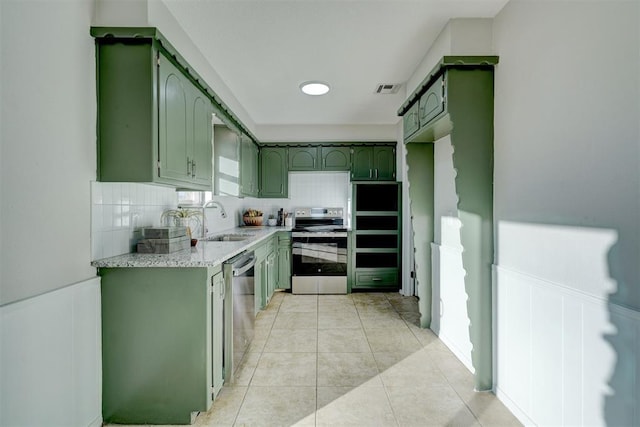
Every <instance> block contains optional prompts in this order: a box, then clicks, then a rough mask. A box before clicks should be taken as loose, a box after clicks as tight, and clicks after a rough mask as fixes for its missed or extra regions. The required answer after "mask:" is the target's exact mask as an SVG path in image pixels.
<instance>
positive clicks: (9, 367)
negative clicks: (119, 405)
mask: <svg viewBox="0 0 640 427" xmlns="http://www.w3.org/2000/svg"><path fill="white" fill-rule="evenodd" d="M100 325H101V323H100V279H99V278H98V277H96V278H92V279H89V280H86V281H84V282H81V283H78V284H74V285H71V286H68V287H66V288H63V289H60V290H57V291H53V292H49V293H46V294H43V295H40V296H36V297H33V298H29V299H26V300H24V301H20V302H16V303H13V304H8V305H5V306H3V307H0V341H1V342H2V347H1V348H0V377H1V378H2V381H1V384H0V425H3V426H44V425H47V426H65V427H66V426H78V427H86V426H91V425H100V424H101V423H102V400H101V399H102V390H101V388H102V368H101V366H102V363H101V335H100V330H101V326H100Z"/></svg>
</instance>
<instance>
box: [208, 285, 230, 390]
mask: <svg viewBox="0 0 640 427" xmlns="http://www.w3.org/2000/svg"><path fill="white" fill-rule="evenodd" d="M211 282H212V289H211V329H212V330H211V337H212V338H211V360H212V367H211V376H212V379H211V386H212V388H213V394H214V396H217V395H218V393H220V390H222V386H223V385H224V351H225V346H224V339H225V336H224V334H225V330H224V327H223V326H224V299H225V297H226V289H225V282H224V277H223V275H222V272H219V273H217V274H215V275H214V276H213V277H212V278H211Z"/></svg>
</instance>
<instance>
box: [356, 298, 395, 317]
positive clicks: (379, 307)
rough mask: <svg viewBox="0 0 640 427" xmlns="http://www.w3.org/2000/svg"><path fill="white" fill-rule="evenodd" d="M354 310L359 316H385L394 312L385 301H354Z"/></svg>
mask: <svg viewBox="0 0 640 427" xmlns="http://www.w3.org/2000/svg"><path fill="white" fill-rule="evenodd" d="M355 305H356V309H357V310H358V313H360V314H377V313H382V314H386V313H388V312H394V313H395V312H396V310H395V309H394V308H393V306H392V305H391V303H390V302H389V301H387V300H380V301H356V302H355Z"/></svg>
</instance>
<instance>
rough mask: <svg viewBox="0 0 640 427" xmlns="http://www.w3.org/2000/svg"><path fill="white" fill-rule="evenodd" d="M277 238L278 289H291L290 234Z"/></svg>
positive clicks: (283, 234) (281, 234) (282, 234)
mask: <svg viewBox="0 0 640 427" xmlns="http://www.w3.org/2000/svg"><path fill="white" fill-rule="evenodd" d="M279 234H280V236H279V237H278V283H277V285H276V287H277V288H278V289H291V234H290V233H285V232H281V233H279Z"/></svg>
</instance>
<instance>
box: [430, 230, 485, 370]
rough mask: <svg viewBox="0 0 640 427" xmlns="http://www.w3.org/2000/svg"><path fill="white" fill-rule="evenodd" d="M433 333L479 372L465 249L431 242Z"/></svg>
mask: <svg viewBox="0 0 640 427" xmlns="http://www.w3.org/2000/svg"><path fill="white" fill-rule="evenodd" d="M431 257H432V274H433V277H432V284H433V320H432V322H433V325H434V326H433V330H434V332H435V333H436V334H437V335H438V337H439V338H440V340H442V342H443V343H445V344H446V345H447V347H449V348H450V349H451V351H452V352H453V353H454V354H455V355H456V357H458V359H460V361H461V362H462V363H464V364H465V366H466V367H467V368H468V369H469V370H470V371H471V372H475V369H474V368H473V364H472V361H471V350H472V348H473V346H472V344H471V340H470V338H469V315H468V313H467V298H468V297H467V292H466V289H465V285H464V275H465V272H464V268H463V266H462V248H461V247H450V246H444V245H438V244H437V243H431Z"/></svg>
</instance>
